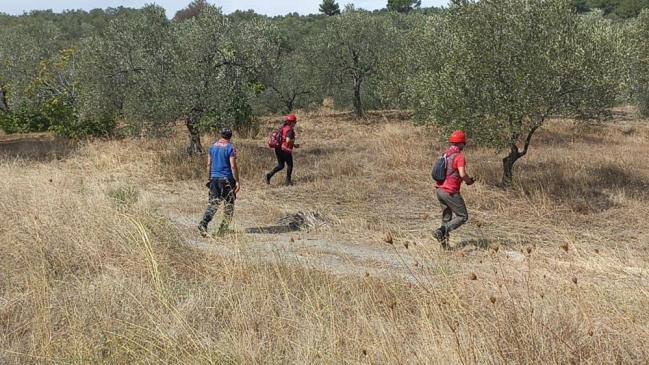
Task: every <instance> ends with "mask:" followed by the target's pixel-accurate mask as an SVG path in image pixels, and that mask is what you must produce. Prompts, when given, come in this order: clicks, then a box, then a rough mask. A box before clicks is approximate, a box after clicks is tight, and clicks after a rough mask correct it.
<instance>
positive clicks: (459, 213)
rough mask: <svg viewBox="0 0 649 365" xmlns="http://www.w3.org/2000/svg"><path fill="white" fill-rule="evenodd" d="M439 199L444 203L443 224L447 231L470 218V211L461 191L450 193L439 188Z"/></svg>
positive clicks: (456, 227)
mask: <svg viewBox="0 0 649 365" xmlns="http://www.w3.org/2000/svg"><path fill="white" fill-rule="evenodd" d="M437 200H439V202H440V204H441V205H442V225H443V226H444V227H446V231H447V232H450V231H453V230H455V229H458V228H459V227H460V226H461V225H463V224H464V223H466V222H467V221H468V220H469V212H467V210H466V204H464V199H463V198H462V195H461V194H460V193H456V194H449V193H447V192H445V191H444V190H442V189H437Z"/></svg>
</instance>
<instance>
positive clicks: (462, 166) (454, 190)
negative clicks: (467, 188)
mask: <svg viewBox="0 0 649 365" xmlns="http://www.w3.org/2000/svg"><path fill="white" fill-rule="evenodd" d="M448 141H449V142H450V143H451V146H450V147H449V149H448V150H447V151H446V154H445V156H446V166H447V167H446V179H445V180H444V182H443V183H437V186H436V190H437V200H439V202H440V204H441V205H442V226H441V227H439V228H438V229H437V230H436V231H435V232H433V237H435V239H437V241H439V242H440V243H441V244H442V247H444V248H448V238H449V233H450V232H451V231H453V230H456V229H458V228H459V227H460V226H461V225H463V224H464V223H466V222H467V221H468V220H469V213H468V212H467V209H466V205H465V204H464V199H463V198H462V195H461V194H460V186H461V185H462V181H464V182H465V183H466V184H467V185H472V184H473V183H474V180H473V178H472V177H471V176H469V174H468V173H467V172H466V159H465V157H464V154H463V153H462V150H463V149H464V146H466V136H465V135H464V132H462V131H455V132H453V133H452V134H451V136H450V137H449V139H448ZM454 215H455V216H454Z"/></svg>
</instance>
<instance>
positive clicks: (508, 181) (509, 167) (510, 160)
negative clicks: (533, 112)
mask: <svg viewBox="0 0 649 365" xmlns="http://www.w3.org/2000/svg"><path fill="white" fill-rule="evenodd" d="M543 120H544V118H541V119H540V120H539V121H538V123H537V124H535V125H534V126H533V127H531V128H530V130H529V131H528V133H527V137H526V138H525V147H523V151H520V150H519V149H518V145H517V144H516V142H517V140H518V136H519V134H514V135H512V139H511V141H512V142H511V145H510V146H509V155H507V157H505V158H503V178H502V185H503V187H504V188H510V187H511V186H512V183H513V182H514V164H515V163H516V161H518V160H519V159H520V158H521V157H523V156H525V155H526V154H527V151H528V150H529V148H530V142H532V136H533V135H534V132H536V130H537V129H539V127H540V126H541V124H543Z"/></svg>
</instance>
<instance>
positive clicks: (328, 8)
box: [319, 0, 340, 16]
mask: <svg viewBox="0 0 649 365" xmlns="http://www.w3.org/2000/svg"><path fill="white" fill-rule="evenodd" d="M319 10H320V12H321V13H322V14H325V15H328V16H332V15H338V14H340V6H339V5H338V3H337V2H336V0H322V4H320V8H319Z"/></svg>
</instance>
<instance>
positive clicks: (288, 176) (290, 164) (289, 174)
mask: <svg viewBox="0 0 649 365" xmlns="http://www.w3.org/2000/svg"><path fill="white" fill-rule="evenodd" d="M284 153H285V154H286V156H285V157H284V160H285V161H286V166H287V168H286V185H293V181H292V180H291V177H292V175H293V155H292V154H291V153H288V152H284Z"/></svg>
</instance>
